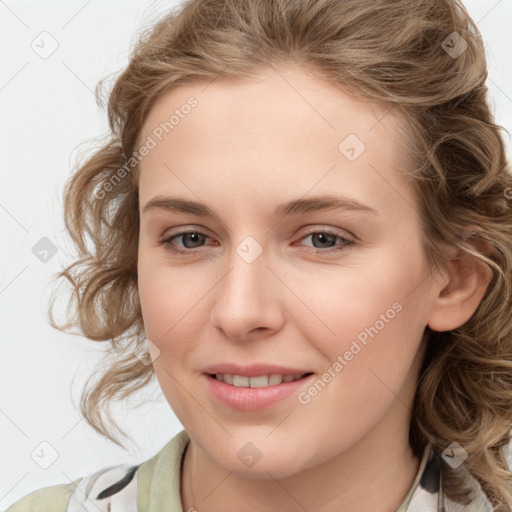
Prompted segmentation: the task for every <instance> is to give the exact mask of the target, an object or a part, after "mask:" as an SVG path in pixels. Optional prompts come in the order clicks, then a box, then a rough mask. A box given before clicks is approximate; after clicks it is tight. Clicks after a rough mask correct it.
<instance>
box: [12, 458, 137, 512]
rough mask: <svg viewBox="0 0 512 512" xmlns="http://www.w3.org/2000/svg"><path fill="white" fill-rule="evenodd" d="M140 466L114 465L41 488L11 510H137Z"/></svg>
mask: <svg viewBox="0 0 512 512" xmlns="http://www.w3.org/2000/svg"><path fill="white" fill-rule="evenodd" d="M138 467H139V466H128V465H126V464H123V465H118V466H111V467H108V468H103V469H100V470H99V471H96V472H95V473H92V474H89V475H87V476H84V477H82V478H79V479H77V480H75V481H74V482H72V483H70V484H63V485H53V486H50V487H43V488H42V489H37V490H36V491H33V492H31V493H30V494H27V495H26V496H24V497H23V498H21V499H20V500H19V501H17V502H16V503H14V504H13V505H11V507H10V508H8V509H7V512H79V511H80V512H82V511H84V510H98V511H101V512H103V511H107V510H109V511H110V510H112V511H122V512H132V511H135V512H136V511H137V508H136V507H137V479H136V474H135V473H136V470H137V468H138ZM91 507H93V508H91Z"/></svg>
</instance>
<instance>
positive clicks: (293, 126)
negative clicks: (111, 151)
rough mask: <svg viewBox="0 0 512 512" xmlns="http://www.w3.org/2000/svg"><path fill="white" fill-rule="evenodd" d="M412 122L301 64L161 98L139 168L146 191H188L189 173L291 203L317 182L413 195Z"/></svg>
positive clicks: (205, 185)
mask: <svg viewBox="0 0 512 512" xmlns="http://www.w3.org/2000/svg"><path fill="white" fill-rule="evenodd" d="M191 98H193V103H191ZM191 104H195V106H194V107H190V106H189V105H191ZM403 126H404V125H403V119H402V118H401V116H399V115H398V109H397V108H396V107H395V108H392V107H391V106H390V105H388V104H385V103H381V102H376V101H369V100H356V99H354V98H353V97H352V96H351V95H350V93H349V92H348V90H346V89H344V88H342V87H338V86H335V85H333V84H330V83H327V82H325V81H323V80H321V79H320V78H318V77H316V76H314V75H313V74H312V73H311V72H307V71H304V70H303V69H300V68H297V67H286V68H276V69H273V68H269V69H266V70H263V71H261V72H260V73H259V74H258V76H257V77H256V78H254V79H251V80H248V79H246V80H240V79H230V80H226V79H222V80H221V79H214V80H213V81H210V82H206V81H205V82H201V83H195V84H188V85H184V86H179V87H177V88H175V89H173V90H171V91H169V92H167V93H165V94H164V95H162V96H161V97H160V98H159V99H158V100H157V101H156V102H155V104H154V106H153V108H152V109H151V111H150V113H149V115H148V116H147V119H146V121H145V123H144V126H143V129H142V131H141V133H140V137H139V144H143V143H144V141H146V140H148V138H152V139H154V141H155V143H156V144H155V147H154V149H152V150H151V151H150V152H149V154H148V155H147V156H145V157H144V159H143V160H142V161H141V163H140V169H141V183H140V185H141V194H142V195H144V196H148V198H149V195H150V194H153V195H154V194H156V193H161V192H162V191H161V190H159V188H160V187H161V186H162V185H163V184H169V185H172V184H174V185H177V186H179V187H180V188H183V185H184V183H183V182H182V183H179V182H180V179H179V176H186V178H187V180H189V181H190V183H193V184H194V187H195V191H197V192H199V190H198V187H200V188H201V187H202V188H201V192H208V191H211V190H212V188H211V187H212V186H213V187H214V188H215V187H216V186H217V184H220V183H221V184H222V185H223V187H224V188H225V187H232V188H233V191H235V190H236V191H237V193H238V192H239V187H237V184H238V185H240V186H242V185H243V186H245V188H247V187H250V188H251V191H252V193H253V194H255V193H261V194H263V195H265V194H267V197H268V194H269V190H274V191H275V190H276V189H277V190H280V191H281V196H280V197H281V198H282V195H283V194H282V193H283V191H286V190H290V194H291V191H292V189H293V195H294V197H295V196H296V195H297V193H302V194H304V193H306V192H307V190H308V189H312V188H313V187H317V185H315V184H316V183H318V187H323V190H322V192H326V191H327V189H329V188H331V187H337V188H340V187H341V188H347V186H348V188H350V189H351V191H352V192H354V193H356V194H357V193H364V194H365V195H368V193H372V194H374V195H377V196H386V195H387V196H389V195H391V196H395V197H394V199H396V195H397V194H400V195H402V194H405V195H409V196H410V194H411V191H410V190H406V188H408V185H407V183H406V182H405V181H404V180H400V176H399V175H400V174H401V173H403V174H404V175H406V172H407V170H406V167H407V165H409V162H408V161H407V160H408V159H407V158H406V157H407V153H406V149H405V148H406V146H405V143H406V141H405V140H404V138H403ZM170 169H172V170H173V172H172V173H171V172H170ZM330 170H333V171H332V172H331V171H330ZM397 179H398V180H399V181H401V183H400V184H396V183H395V182H396V180H397ZM370 181H371V182H373V187H370V189H369V188H368V185H369V184H370ZM385 182H387V185H385ZM392 183H393V184H394V185H396V186H399V187H402V188H403V190H401V192H400V191H398V190H396V186H393V185H392ZM383 185H384V186H385V187H387V189H389V190H385V188H384V187H383ZM404 187H405V188H404ZM183 190H185V189H183ZM318 191H319V192H320V190H318ZM189 192H190V191H189ZM272 193H273V192H270V194H271V195H272ZM151 197H152V196H151ZM388 200H389V197H388ZM411 200H412V198H411Z"/></svg>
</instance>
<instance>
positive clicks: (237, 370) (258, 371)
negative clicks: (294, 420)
mask: <svg viewBox="0 0 512 512" xmlns="http://www.w3.org/2000/svg"><path fill="white" fill-rule="evenodd" d="M203 372H204V373H207V374H215V373H228V374H231V375H242V376H243V377H258V376H259V375H270V374H272V373H278V374H280V375H295V374H297V373H313V372H312V370H311V369H309V368H291V367H286V366H279V365H274V364H268V363H254V364H246V365H243V364H242V365H240V364H235V363H220V364H213V365H210V366H208V367H207V368H205V369H204V370H203ZM277 385H278V384H277Z"/></svg>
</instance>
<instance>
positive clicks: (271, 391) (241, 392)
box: [201, 367, 315, 411]
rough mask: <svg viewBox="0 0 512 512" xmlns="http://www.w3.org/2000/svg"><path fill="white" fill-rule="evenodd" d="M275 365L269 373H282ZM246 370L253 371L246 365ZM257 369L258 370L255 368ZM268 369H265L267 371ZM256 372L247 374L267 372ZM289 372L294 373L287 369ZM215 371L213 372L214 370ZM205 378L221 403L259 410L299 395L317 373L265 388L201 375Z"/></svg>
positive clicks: (208, 387) (243, 409)
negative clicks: (236, 383) (230, 382)
mask: <svg viewBox="0 0 512 512" xmlns="http://www.w3.org/2000/svg"><path fill="white" fill-rule="evenodd" d="M274 370H275V367H273V369H272V371H271V372H269V373H281V371H274ZM238 371H240V370H239V369H238V370H237V372H233V373H235V374H236V375H244V374H243V373H238ZM246 371H247V372H249V371H253V369H251V370H249V369H247V367H246ZM254 371H256V370H254ZM266 371H267V370H265V372H266ZM265 372H263V373H255V374H253V375H246V376H248V377H254V376H256V375H266V373H265ZM287 372H289V373H293V372H291V371H289V369H288V370H287ZM212 373H213V372H212ZM215 373H230V372H228V371H224V372H222V371H219V372H215ZM295 373H309V372H301V371H297V372H295ZM285 374H286V373H285ZM201 377H202V378H203V380H204V381H205V385H206V387H207V389H208V391H209V393H210V394H211V395H212V396H213V397H214V398H215V399H216V400H217V401H218V402H220V403H221V404H223V405H226V406H228V407H230V408H232V409H237V410H239V411H259V410H261V409H264V408H266V407H270V406H272V405H274V404H276V403H277V402H280V401H281V400H284V399H286V398H289V397H290V396H291V395H297V393H298V392H299V390H300V388H302V387H304V386H306V385H309V383H310V382H311V380H312V379H314V378H315V374H314V373H311V374H310V375H308V376H306V377H303V378H302V379H299V380H295V381H293V382H282V383H281V384H274V385H272V386H267V387H265V388H245V387H237V386H231V385H229V384H226V383H225V382H222V381H220V380H217V379H216V378H215V377H212V376H211V375H208V374H203V375H201Z"/></svg>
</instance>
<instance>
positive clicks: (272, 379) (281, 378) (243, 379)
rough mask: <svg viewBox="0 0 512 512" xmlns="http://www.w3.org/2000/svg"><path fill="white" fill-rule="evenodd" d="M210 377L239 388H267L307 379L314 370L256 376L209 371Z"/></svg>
mask: <svg viewBox="0 0 512 512" xmlns="http://www.w3.org/2000/svg"><path fill="white" fill-rule="evenodd" d="M207 375H208V377H210V378H212V379H214V380H217V381H220V382H224V383H225V384H227V385H228V386H233V387H237V388H267V387H271V386H278V385H279V384H282V383H288V382H295V381H298V380H302V379H305V378H306V377H309V376H310V375H313V373H312V372H307V373H295V374H279V373H272V374H268V375H258V376H254V377H247V376H245V375H235V374H231V373H213V374H212V373H209V374H207Z"/></svg>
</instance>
